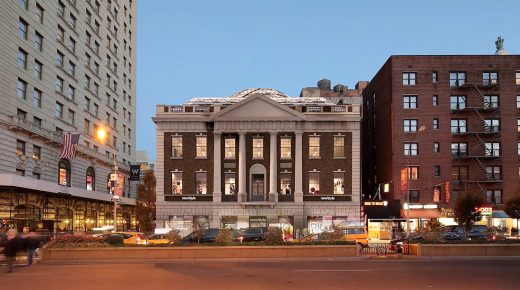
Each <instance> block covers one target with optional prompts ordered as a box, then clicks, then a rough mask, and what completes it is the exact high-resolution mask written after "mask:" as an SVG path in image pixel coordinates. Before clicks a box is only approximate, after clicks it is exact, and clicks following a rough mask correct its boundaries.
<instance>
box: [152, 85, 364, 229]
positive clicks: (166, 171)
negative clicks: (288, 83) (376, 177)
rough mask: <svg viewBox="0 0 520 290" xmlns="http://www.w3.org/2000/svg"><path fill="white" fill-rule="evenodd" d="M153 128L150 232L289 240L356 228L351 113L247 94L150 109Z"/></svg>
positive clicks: (356, 148) (356, 154) (355, 121)
mask: <svg viewBox="0 0 520 290" xmlns="http://www.w3.org/2000/svg"><path fill="white" fill-rule="evenodd" d="M153 121H154V122H155V124H156V126H157V162H156V177H157V203H156V206H157V221H158V227H163V226H165V227H170V228H177V229H180V230H181V231H183V233H184V234H188V233H189V232H191V231H192V230H193V229H195V228H197V227H214V228H215V227H216V228H218V227H232V228H245V227H264V228H266V227H268V226H279V227H282V228H283V229H284V232H285V233H286V234H287V235H294V234H295V233H296V232H297V231H296V230H295V229H300V230H303V229H306V231H308V232H309V233H316V232H321V231H322V230H324V229H326V228H330V226H331V225H332V224H337V225H354V224H359V222H360V206H359V202H360V121H361V106H360V105H358V104H343V105H337V104H334V103H331V102H330V101H327V100H326V99H324V98H320V97H302V98H290V97H288V96H286V95H284V94H282V93H280V92H279V91H276V90H272V89H248V90H244V91H241V92H239V93H237V94H235V95H233V96H231V97H228V98H196V99H192V100H190V101H188V102H187V103H185V104H183V105H177V106H170V105H158V106H157V111H156V115H155V117H154V118H153ZM298 232H299V231H298ZM302 233H303V232H302Z"/></svg>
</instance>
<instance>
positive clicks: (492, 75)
mask: <svg viewBox="0 0 520 290" xmlns="http://www.w3.org/2000/svg"><path fill="white" fill-rule="evenodd" d="M482 83H483V84H484V85H485V86H489V85H493V84H498V72H484V73H482Z"/></svg>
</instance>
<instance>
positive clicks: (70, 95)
mask: <svg viewBox="0 0 520 290" xmlns="http://www.w3.org/2000/svg"><path fill="white" fill-rule="evenodd" d="M75 92H76V89H75V88H74V87H73V86H71V85H69V87H68V88H67V98H69V99H70V100H72V101H74V97H75Z"/></svg>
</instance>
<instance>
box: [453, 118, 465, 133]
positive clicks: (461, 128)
mask: <svg viewBox="0 0 520 290" xmlns="http://www.w3.org/2000/svg"><path fill="white" fill-rule="evenodd" d="M467 122H468V121H467V120H466V119H451V133H452V134H459V133H466V131H467V126H466V125H467Z"/></svg>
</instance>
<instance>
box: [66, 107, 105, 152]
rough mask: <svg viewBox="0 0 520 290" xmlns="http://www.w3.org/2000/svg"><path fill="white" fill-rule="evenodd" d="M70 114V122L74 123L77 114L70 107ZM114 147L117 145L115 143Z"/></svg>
mask: <svg viewBox="0 0 520 290" xmlns="http://www.w3.org/2000/svg"><path fill="white" fill-rule="evenodd" d="M68 116H69V119H68V121H69V124H72V125H74V119H75V118H74V116H75V113H74V111H73V110H71V109H69V114H68ZM114 138H115V137H114ZM114 147H115V145H114Z"/></svg>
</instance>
